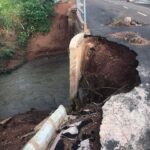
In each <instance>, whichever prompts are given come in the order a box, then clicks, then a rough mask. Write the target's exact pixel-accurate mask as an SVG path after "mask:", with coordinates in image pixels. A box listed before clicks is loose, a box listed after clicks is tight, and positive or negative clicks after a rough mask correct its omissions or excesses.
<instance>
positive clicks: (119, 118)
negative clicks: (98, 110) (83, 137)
mask: <svg viewBox="0 0 150 150" xmlns="http://www.w3.org/2000/svg"><path fill="white" fill-rule="evenodd" d="M148 93H149V92H148V91H146V89H145V87H143V86H140V87H135V88H134V89H133V90H132V91H130V92H129V93H123V94H118V95H115V96H112V97H111V98H110V100H109V101H107V102H106V103H105V104H104V106H103V120H102V125H101V127H100V139H101V145H102V150H114V149H115V150H118V149H122V148H123V149H126V150H148V149H149V148H150V101H148Z"/></svg>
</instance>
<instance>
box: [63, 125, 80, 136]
mask: <svg viewBox="0 0 150 150" xmlns="http://www.w3.org/2000/svg"><path fill="white" fill-rule="evenodd" d="M78 133H79V131H78V128H77V127H75V126H74V127H70V128H68V129H67V130H64V131H63V132H62V135H66V134H71V135H77V134H78Z"/></svg>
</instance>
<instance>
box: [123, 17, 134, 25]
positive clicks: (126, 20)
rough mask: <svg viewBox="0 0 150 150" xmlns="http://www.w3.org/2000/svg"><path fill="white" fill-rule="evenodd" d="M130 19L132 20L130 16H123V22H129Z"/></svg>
mask: <svg viewBox="0 0 150 150" xmlns="http://www.w3.org/2000/svg"><path fill="white" fill-rule="evenodd" d="M131 21H132V18H131V17H125V18H124V22H125V23H126V24H130V23H131Z"/></svg>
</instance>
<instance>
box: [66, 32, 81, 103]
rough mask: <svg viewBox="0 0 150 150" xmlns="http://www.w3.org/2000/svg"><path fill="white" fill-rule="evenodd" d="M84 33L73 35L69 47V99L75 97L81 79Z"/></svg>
mask: <svg viewBox="0 0 150 150" xmlns="http://www.w3.org/2000/svg"><path fill="white" fill-rule="evenodd" d="M83 45H84V33H79V34H77V35H75V36H74V37H73V38H72V40H71V42H70V45H69V60H70V69H69V70H70V99H71V100H73V99H74V98H75V97H76V95H77V90H78V85H79V80H80V78H81V67H82V59H83V53H84V48H83Z"/></svg>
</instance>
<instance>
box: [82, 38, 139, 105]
mask: <svg viewBox="0 0 150 150" xmlns="http://www.w3.org/2000/svg"><path fill="white" fill-rule="evenodd" d="M86 43H87V45H88V43H92V44H93V46H92V47H91V48H89V47H88V46H86V47H85V49H86V51H85V52H86V53H85V56H84V68H83V78H82V80H81V83H80V89H82V91H84V92H83V93H84V95H85V100H86V102H88V101H89V102H90V101H96V102H102V101H103V100H105V99H106V98H108V97H109V96H111V95H112V94H115V93H118V92H128V91H130V90H131V89H133V88H134V87H135V86H136V85H138V84H139V82H140V78H139V75H138V72H137V70H136V67H137V65H138V61H137V60H136V53H135V52H133V51H132V50H130V49H129V48H127V47H125V46H122V45H118V44H116V43H113V42H109V41H107V40H105V39H101V38H96V37H95V38H93V37H92V38H87V40H86ZM84 103H85V102H83V104H84Z"/></svg>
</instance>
